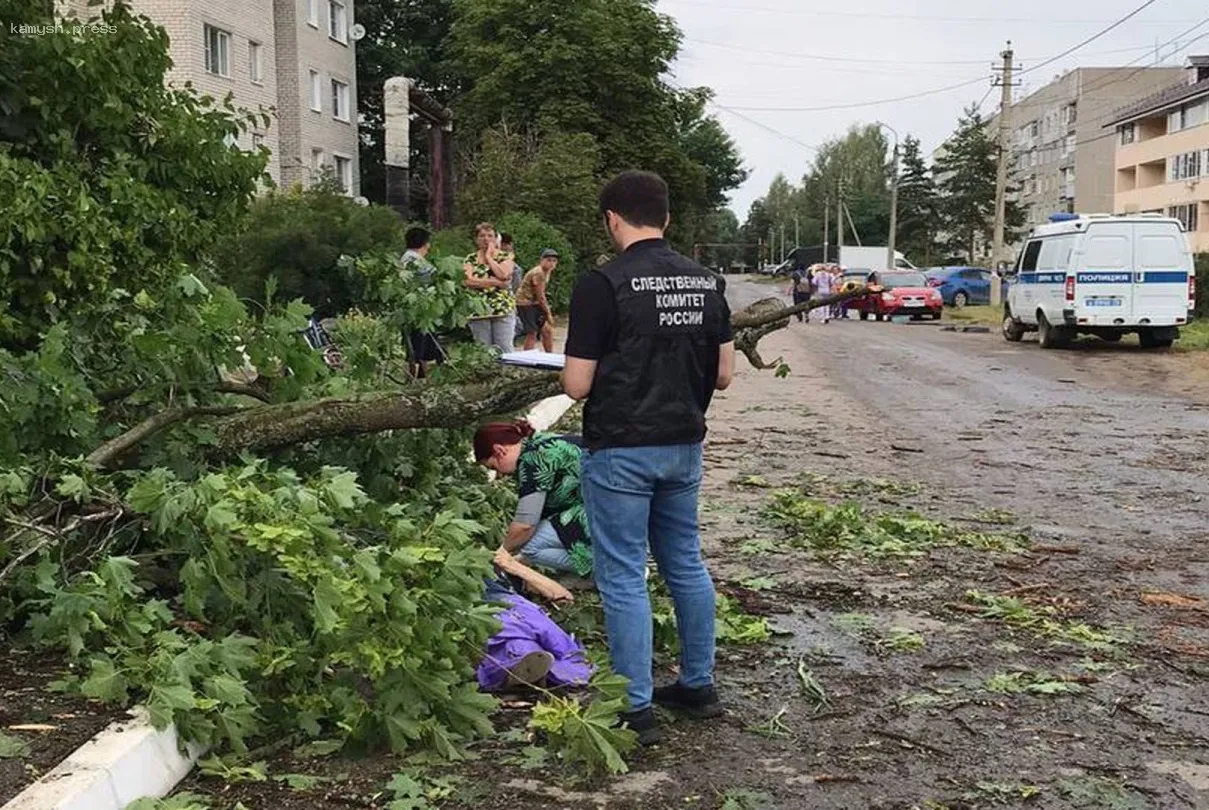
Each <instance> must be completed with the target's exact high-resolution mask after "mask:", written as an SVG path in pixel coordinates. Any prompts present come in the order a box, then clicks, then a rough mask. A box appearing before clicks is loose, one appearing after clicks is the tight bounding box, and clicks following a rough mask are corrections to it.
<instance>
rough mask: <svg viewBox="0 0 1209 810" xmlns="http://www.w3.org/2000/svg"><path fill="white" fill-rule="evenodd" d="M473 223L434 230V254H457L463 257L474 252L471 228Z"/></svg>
mask: <svg viewBox="0 0 1209 810" xmlns="http://www.w3.org/2000/svg"><path fill="white" fill-rule="evenodd" d="M472 227H474V226H473V225H466V226H457V227H453V228H445V229H443V230H440V231H434V232H433V234H432V255H433V256H457V257H458V258H463V257H465V256H469V255H470V254H471V253H472V252H474V239H473V238H471V234H470V229H471V228H472Z"/></svg>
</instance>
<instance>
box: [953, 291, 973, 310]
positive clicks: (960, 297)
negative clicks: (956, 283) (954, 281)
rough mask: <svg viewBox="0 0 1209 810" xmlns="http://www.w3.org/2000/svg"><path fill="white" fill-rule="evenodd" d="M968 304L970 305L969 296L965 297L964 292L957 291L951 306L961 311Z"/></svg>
mask: <svg viewBox="0 0 1209 810" xmlns="http://www.w3.org/2000/svg"><path fill="white" fill-rule="evenodd" d="M968 303H970V296H968V295H966V293H965V290H958V291H957V293H956V294H955V295H954V296H953V306H955V307H957V308H958V309H961V308H962V307H964V306H965V305H966V304H968Z"/></svg>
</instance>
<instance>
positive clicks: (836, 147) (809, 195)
mask: <svg viewBox="0 0 1209 810" xmlns="http://www.w3.org/2000/svg"><path fill="white" fill-rule="evenodd" d="M888 147H889V144H888V143H887V142H886V136H885V134H884V133H883V132H882V130H881V128H880V127H878V126H876V125H872V124H869V125H864V126H856V127H852V128H851V129H850V130H849V131H848V132H847V134H845V135H844V137H843V138H837V139H833V140H830V141H827V142H825V143H824V144H823V145H822V146H820V147H819V150H818V152H817V154H816V155H815V159H814V162H813V164H812V165H811V168H810V171H809V172H808V173H807V175H806V177H805V178H804V180H803V183H802V194H803V196H804V198H805V200H804V203H803V208H804V210H805V211H806V212H807V214H808V215H809V216H810V217H812V218H814V219H816V220H822V219H823V218H824V217H823V209H824V206H829V207H830V208H831V209H832V211H831V212H829V213H828V215H827V219H828V220H829V222H830V226H831V230H832V233H834V232H835V227H836V225H835V219H836V215H835V211H834V209H835V200H836V195H837V193H838V194H840V195H842V197H843V200H844V202H845V204H846V205H847V208H848V215H849V216H851V223H849V222H848V220H847V216H846V217H845V229H844V234H845V237H844V243H845V244H848V245H851V244H855V243H856V242H857V239H858V238H859V240H860V241H861V242H863V243H864V244H867V245H868V244H872V245H884V244H885V243H886V238H887V237H888V236H889V233H890V172H891V168H890V159H889V148H888ZM853 228H855V231H856V232H855V234H854V233H853V231H852V229H853ZM829 241H830V242H832V243H833V244H834V243H835V239H834V237H832V238H831V239H830V240H829Z"/></svg>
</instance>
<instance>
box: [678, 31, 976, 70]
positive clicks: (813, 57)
mask: <svg viewBox="0 0 1209 810" xmlns="http://www.w3.org/2000/svg"><path fill="white" fill-rule="evenodd" d="M684 41H685V42H694V43H696V44H698V45H709V46H710V47H712V48H723V49H725V50H728V51H739V52H740V53H751V51H752V49H751V48H741V47H739V46H737V45H730V44H727V43H725V42H712V41H710V40H708V39H696V38H694V37H685V38H684ZM758 53H760V54H764V55H767V56H788V57H791V58H793V59H805V60H807V61H814V62H853V63H856V64H868V65H878V64H880V65H900V66H901V65H983V64H987V63H988V62H989V61H990V60H987V59H964V60H958V59H939V60H931V61H927V60H923V61H912V60H904V59H865V58H862V57H856V56H825V55H822V54H814V53H796V52H793V51H770V50H768V49H767V48H761V49H760V50H759V51H758Z"/></svg>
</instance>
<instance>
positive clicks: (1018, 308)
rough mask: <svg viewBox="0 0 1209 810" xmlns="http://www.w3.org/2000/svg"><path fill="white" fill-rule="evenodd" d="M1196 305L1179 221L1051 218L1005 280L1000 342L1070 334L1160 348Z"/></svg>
mask: <svg viewBox="0 0 1209 810" xmlns="http://www.w3.org/2000/svg"><path fill="white" fill-rule="evenodd" d="M1195 306H1196V273H1195V270H1194V267H1193V259H1192V251H1191V250H1190V249H1189V245H1188V236H1187V234H1186V233H1185V231H1184V227H1183V225H1181V224H1180V222H1179V220H1176V219H1171V218H1169V217H1164V216H1162V215H1160V214H1133V215H1126V216H1113V215H1109V214H1091V215H1077V214H1055V215H1054V216H1052V217H1050V222H1049V224H1046V225H1040V226H1038V227H1037V228H1035V229H1034V230H1033V232H1032V233H1031V234H1029V237H1028V239H1027V240H1025V243H1024V247H1023V249H1022V250H1021V251H1020V257H1019V259H1018V260H1017V262H1016V267H1015V268H1014V269H1013V270H1012V271H1011V272H1010V273H1009V275H1008V289H1007V295H1006V299H1005V301H1004V310H1003V336H1004V338H1005V339H1007V340H1009V341H1011V342H1017V341H1019V340H1020V339H1021V338H1023V337H1024V334H1025V333H1026V332H1034V331H1035V332H1037V333H1038V336H1039V337H1040V342H1041V348H1043V349H1053V348H1059V347H1061V346H1064V345H1066V344H1067V343H1069V342H1070V341H1071V339H1072V338H1074V337H1075V335H1079V334H1086V335H1096V336H1098V337H1100V338H1102V339H1104V340H1107V341H1112V342H1115V341H1118V340H1120V339H1121V337H1122V336H1124V335H1127V334H1130V333H1135V334H1137V336H1138V340H1139V341H1140V342H1141V344H1142V347H1143V348H1146V349H1165V348H1168V347H1170V346H1171V344H1172V343H1173V342H1174V341H1175V340H1176V339H1177V338H1179V336H1180V327H1181V326H1183V325H1185V324H1187V323H1188V322H1189V320H1191V318H1192V311H1193V309H1194V308H1195Z"/></svg>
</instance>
